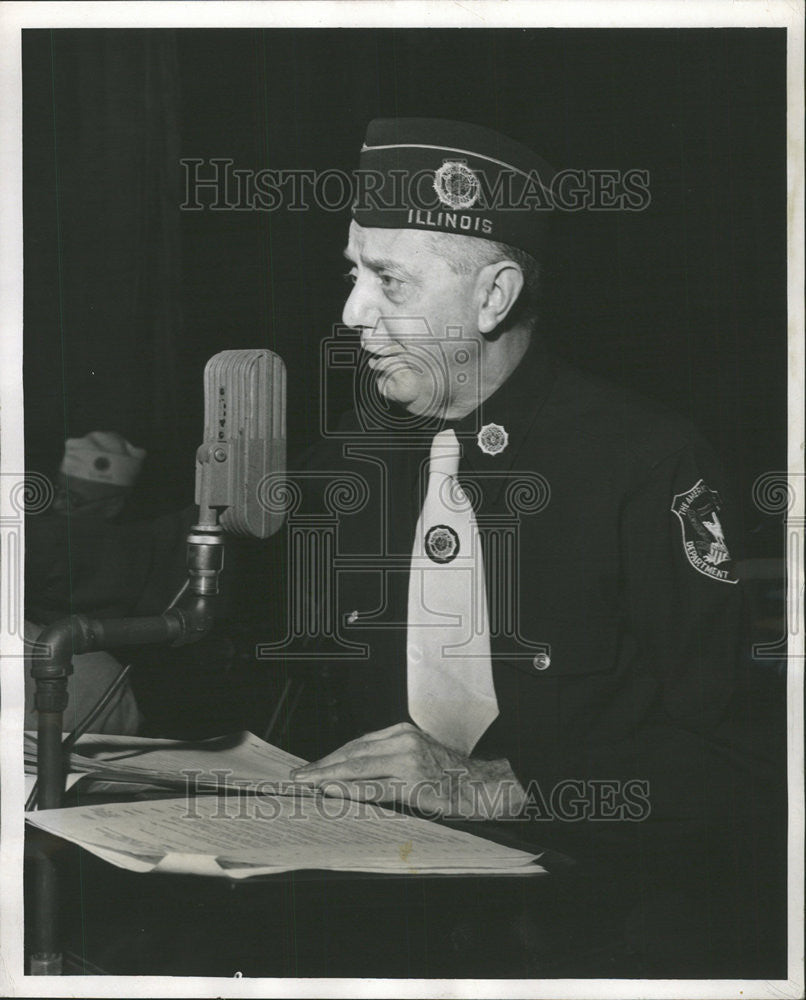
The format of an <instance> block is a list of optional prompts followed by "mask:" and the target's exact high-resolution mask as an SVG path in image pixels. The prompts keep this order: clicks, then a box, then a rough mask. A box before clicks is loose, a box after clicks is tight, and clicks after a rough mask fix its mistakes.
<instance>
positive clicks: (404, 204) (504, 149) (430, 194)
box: [352, 118, 555, 257]
mask: <svg viewBox="0 0 806 1000" xmlns="http://www.w3.org/2000/svg"><path fill="white" fill-rule="evenodd" d="M554 173H555V171H554V169H553V168H552V167H551V166H549V164H548V163H546V161H545V160H544V159H542V158H541V157H540V156H538V155H537V154H536V153H534V152H533V151H532V150H531V149H529V148H528V147H526V146H523V145H521V143H519V142H515V140H513V139H509V138H508V137H507V136H505V135H501V134H500V133H499V132H494V131H492V130H491V129H488V128H483V127H482V126H480V125H470V124H467V123H465V122H455V121H447V120H442V119H439V118H376V119H374V120H373V121H371V122H370V123H369V125H368V127H367V134H366V139H365V141H364V145H363V147H362V149H361V160H360V165H359V170H358V185H357V194H356V199H355V202H354V204H353V207H352V213H353V218H354V219H355V221H356V222H357V223H358V224H359V225H361V226H365V227H377V228H380V229H421V230H426V231H429V232H441V233H454V234H457V235H460V236H476V237H479V238H481V239H486V240H492V241H494V242H497V243H506V244H509V245H510V246H513V247H517V248H518V249H520V250H525V251H526V252H527V253H529V254H531V255H532V256H533V257H540V255H541V252H542V250H543V246H544V243H545V240H546V232H547V227H548V222H549V217H550V215H551V209H552V205H553V202H552V196H551V181H552V178H553V177H554Z"/></svg>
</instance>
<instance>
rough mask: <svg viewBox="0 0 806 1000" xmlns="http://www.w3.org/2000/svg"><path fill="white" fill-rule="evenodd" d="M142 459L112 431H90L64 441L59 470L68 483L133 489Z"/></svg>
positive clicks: (137, 450) (142, 452)
mask: <svg viewBox="0 0 806 1000" xmlns="http://www.w3.org/2000/svg"><path fill="white" fill-rule="evenodd" d="M145 457H146V451H145V449H144V448H136V447H135V446H134V445H133V444H130V443H129V442H128V441H127V440H126V438H125V437H123V435H122V434H118V433H117V432H116V431H92V432H91V433H90V434H85V435H84V437H83V438H68V439H67V441H66V442H65V446H64V457H63V459H62V464H61V468H60V469H59V471H60V472H62V473H63V474H64V475H65V476H69V477H70V478H71V479H82V480H87V481H88V482H91V483H98V484H104V485H105V486H111V487H115V488H117V489H120V488H128V487H131V486H133V485H134V483H135V480H136V479H137V477H138V476H139V474H140V469H141V468H142V465H143V461H144V460H145Z"/></svg>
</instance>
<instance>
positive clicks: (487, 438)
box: [476, 424, 509, 455]
mask: <svg viewBox="0 0 806 1000" xmlns="http://www.w3.org/2000/svg"><path fill="white" fill-rule="evenodd" d="M476 442H477V444H478V446H479V448H481V450H482V451H483V452H484V454H485V455H500V454H501V452H502V451H503V450H504V448H506V446H507V445H508V444H509V434H507V432H506V431H505V430H504V428H503V427H502V426H501V425H500V424H485V425H484V427H482V429H481V430H480V431H479V433H478V437H477V438H476Z"/></svg>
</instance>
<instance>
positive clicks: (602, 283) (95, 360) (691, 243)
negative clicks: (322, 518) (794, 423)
mask: <svg viewBox="0 0 806 1000" xmlns="http://www.w3.org/2000/svg"><path fill="white" fill-rule="evenodd" d="M785 59H786V38H785V32H784V31H783V30H780V31H777V30H747V29H740V30H723V29H720V30H671V29H667V30H662V31H655V30H602V29H599V30H567V29H562V30H557V29H551V30H500V29H496V30H479V29H473V30H467V29H465V30H446V31H442V30H347V29H342V30H313V29H294V30H279V29H271V30H262V31H261V30H146V31H140V30H114V31H112V30H59V31H25V32H23V114H24V117H23V140H24V182H25V187H24V239H25V245H24V266H25V279H24V282H25V283H24V289H25V339H24V362H23V367H24V382H25V386H24V388H25V434H26V464H27V468H28V469H31V470H36V471H39V472H44V473H46V474H49V475H52V474H53V473H54V472H55V470H56V469H57V468H58V465H59V462H60V459H61V455H62V450H63V447H64V440H65V438H66V437H69V436H70V437H72V436H80V435H83V434H86V433H88V432H89V431H91V430H117V431H119V432H121V433H122V434H124V435H125V436H126V437H127V438H128V439H129V440H130V441H131V442H132V443H134V444H136V445H139V446H142V447H145V448H146V449H147V450H148V453H149V457H148V460H147V462H146V466H145V469H144V472H143V475H142V477H141V480H140V482H139V484H138V487H137V489H136V491H135V494H134V497H133V498H132V501H131V504H130V508H129V516H134V517H139V518H143V517H146V516H148V517H154V516H156V515H164V516H165V517H169V516H170V512H171V511H177V510H179V509H181V508H183V507H186V506H187V505H189V504H191V503H192V501H193V488H194V455H195V450H196V448H197V447H198V445H199V444H200V443H201V434H202V409H203V393H202V372H203V369H204V365H205V362H206V361H207V360H208V358H209V357H211V356H212V355H213V354H215V353H216V352H218V351H220V350H224V349H228V348H249V347H269V348H271V349H273V350H275V351H277V352H278V353H279V354H280V355H281V356H282V357H283V359H284V360H285V362H286V365H287V369H288V392H289V412H288V428H289V464H290V466H291V467H292V468H293V467H294V463H295V461H296V459H297V456H298V455H299V454H300V451H301V449H302V448H303V447H305V446H306V445H307V444H308V443H310V442H311V441H312V440H313V439H314V438H315V437H316V435H317V431H318V426H319V411H318V398H319V359H320V354H319V348H320V343H321V341H322V339H323V338H325V337H327V336H328V335H329V334H330V333H331V330H332V326H333V324H334V323H337V322H339V321H340V316H341V307H342V304H343V300H344V298H345V295H346V293H347V289H346V286H345V285H344V284H343V281H342V274H343V272H344V270H345V265H344V261H343V260H342V257H341V250H342V247H343V246H344V244H345V242H346V232H347V226H348V221H349V220H348V212H347V211H343V212H335V213H333V212H325V211H318V210H312V211H307V212H290V211H287V210H285V209H280V210H279V211H276V212H273V213H269V212H261V211H212V210H209V209H206V210H204V211H200V212H189V211H182V210H180V205H181V204H182V203H183V201H184V200H185V191H184V180H185V172H184V168H183V167H182V166H181V164H180V159H182V158H190V157H192V158H197V159H202V160H205V161H207V160H210V159H212V158H228V159H231V160H233V161H234V166H235V167H236V168H240V169H251V170H255V171H257V170H260V169H263V168H266V167H270V168H273V169H286V170H291V169H307V170H318V171H320V170H326V169H332V168H337V169H340V170H344V171H347V172H350V171H352V170H354V169H355V168H356V166H357V161H358V151H359V149H360V146H361V142H362V140H363V135H364V130H365V127H366V124H367V122H368V121H369V120H370V119H371V118H373V117H375V116H396V115H398V116H406V115H413V116H429V117H445V118H458V119H463V120H467V121H471V122H478V123H480V124H483V125H487V126H489V127H492V128H495V129H498V130H500V131H502V132H504V133H506V134H508V135H510V136H512V137H513V138H515V139H519V140H521V141H522V142H525V143H526V144H528V145H531V146H532V147H533V148H534V149H535V150H537V151H538V152H539V153H541V154H542V155H543V156H544V157H545V158H546V159H548V160H549V161H550V162H552V163H553V164H554V165H555V166H556V167H557V168H576V169H582V170H587V169H621V170H628V169H633V168H638V169H644V170H648V171H649V175H650V183H649V187H650V193H651V203H650V205H649V207H648V208H647V209H646V210H644V211H641V212H594V211H581V212H577V213H573V214H571V213H561V214H560V215H558V216H557V218H556V219H555V235H554V240H553V245H552V253H551V256H550V259H549V260H548V261H547V267H548V280H547V282H546V290H547V298H546V302H545V305H544V326H545V332H546V335H547V336H548V337H549V338H550V340H551V342H552V343H553V345H554V347H555V349H556V350H557V351H558V352H559V353H560V354H562V355H563V356H564V357H566V358H567V359H568V360H570V361H572V362H574V363H576V364H579V365H581V366H583V367H585V368H587V369H589V370H591V371H593V372H595V373H597V374H600V375H604V376H606V377H610V378H612V379H614V380H616V381H618V382H620V383H622V384H624V385H626V386H629V387H632V388H633V389H636V390H638V391H640V392H643V393H644V394H646V395H649V396H652V397H655V398H656V399H659V400H660V401H662V402H665V403H666V404H667V405H669V406H670V407H672V408H674V409H675V410H677V411H679V412H681V413H682V414H684V415H686V416H688V417H690V418H691V419H693V420H694V422H695V423H696V424H697V425H698V426H699V427H700V429H701V430H702V431H703V433H704V434H705V436H706V437H707V438H708V439H709V440H710V441H711V443H712V445H713V446H714V448H715V449H716V451H717V453H718V454H720V455H721V456H722V458H723V460H724V463H725V465H726V468H727V470H728V473H729V479H731V478H732V482H733V486H734V494H735V498H736V504H737V506H738V515H739V517H738V525H739V528H740V532H741V537H740V538H737V539H732V540H731V548H732V549H733V550H734V551H737V550H738V552H739V553H742V554H744V555H745V557H747V556H749V557H761V558H769V557H780V555H781V543H782V531H781V525H780V522H779V520H778V519H776V518H774V517H772V516H770V515H763V514H761V513H760V512H759V511H758V510H757V509H756V508H755V507H754V505H753V502H752V495H751V489H752V485H753V483H754V481H755V480H756V478H757V477H758V476H759V475H760V474H762V473H764V472H767V471H770V470H779V469H784V468H785V467H786V465H785V461H786V451H785V449H786V146H785V127H786V118H785V114H786V91H785ZM204 169H205V170H208V169H209V168H207V167H206V168H204ZM205 197H206V198H207V199H208V200H209V196H205ZM203 200H204V198H203ZM342 395H343V399H342V402H343V404H344V406H345V407H346V406H347V405H348V404H349V401H350V400H349V398H348V394H347V392H346V391H344V390H342ZM592 502H595V495H593V496H592ZM34 520H37V519H34V518H32V519H31V521H32V522H33V521H34ZM46 526H47V521H45V520H42V521H40V520H37V525H36V526H33V525H31V526H29V528H28V529H27V530H28V541H29V547H30V543H32V541H33V539H34V536H35V532H36V531H39V532H40V535H41V537H42V538H44V541H43V542H42V544H41V545H40V550H41V551H42V552H44V554H45V558H44V563H45V568H46V569H47V563H48V561H49V559H50V556H49V553H50V551H51V547H53V549H54V552H55V550H56V549H58V554H54V559H56V558H64V559H65V560H66V561H67V563H69V565H67V566H66V568H65V571H64V574H63V576H64V579H65V580H66V581H67V585H68V586H69V587H70V588H72V589H71V590H70V591H69V595H68V597H66V598H65V600H66V602H67V603H66V605H65V607H64V611H63V613H65V614H66V613H69V612H70V611H85V612H86V611H89V610H91V609H89V608H85V607H77V606H76V605H75V593H76V591H75V556H76V545H77V543H76V535H75V531H74V530H73V533H72V535H71V534H70V533H69V532H68V530H67V528H66V526H60V525H59V524H56V525H55V527H54V525H53V524H52V523H51V524H50V526H49V528H48V530H49V531H50V532H51V534H47V532H46V531H45V527H46ZM180 527H181V526H180ZM160 530H162V528H161V529H160ZM181 530H184V529H181ZM181 530H180V533H179V535H178V537H179V545H178V550H177V551H178V553H179V563H178V573H179V575H180V576H181V575H182V574H183V572H184V571H183V568H182V562H183V556H182V548H183V546H182V544H181V542H182V539H183V538H184V534H181ZM54 532H55V533H54ZM121 537H123V538H124V541H125V540H126V539H127V538H129V536H128V535H125V536H124V535H121ZM51 538H54V539H55V541H53V542H51V541H50V539H51ZM105 538H106V536H105ZM101 543H102V540H101V539H100V536H99V539H98V545H99V546H100V545H101ZM103 544H104V545H107V544H111V543H108V542H107V541H103ZM121 544H122V543H121ZM127 544H128V543H127ZM160 545H161V543H160V544H159V545H157V547H156V549H157V550H159V549H160ZM163 548H164V546H163ZM266 549H267V546H266V545H265V543H264V544H258V543H246V544H245V545H243V546H242V547H241V550H240V553H239V554H237V558H236V559H235V561H234V562H230V564H229V565H230V567H233V566H235V567H237V569H233V568H231V569H230V574H229V578H230V579H231V580H232V581H233V582H232V584H231V586H233V588H234V594H233V597H234V606H235V609H236V612H237V613H236V615H235V617H236V618H237V617H238V616H240V619H241V621H246V620H250V621H254V622H256V623H258V624H257V625H256V628H257V629H258V631H257V633H256V634H257V635H258V637H259V638H271V637H276V636H277V635H278V632H281V630H282V628H283V624H282V609H283V608H284V606H285V581H284V579H283V574H282V566H281V565H280V564H279V562H278V560H277V558H275V557H276V556H277V552H278V549H277V547H276V546H275V548H274V549H273V550H271V551H269V552H268V553H267V551H266ZM108 551H110V550H107V549H105V550H104V552H105V553H107V554H106V555H105V556H104V558H105V559H106V561H107V563H108V561H109V556H108ZM168 555H169V554H167V553H166V552H161V551H155V554H154V555H153V556H152V557H149V558H151V563H152V566H157V565H159V564H160V558H162V559H163V560H165V559H167V558H168ZM127 558H128V557H127ZM127 558H122V559H121V560H120V561H121V564H123V563H126V562H127ZM228 559H230V556H229V554H228ZM146 561H147V560H146ZM29 570H30V566H29V567H28V568H27V569H26V574H27V575H26V580H28V579H29V578H30V579H33V573H29ZM127 572H129V578H125V579H123V580H122V581H121V583H120V587H121V594H122V597H123V598H129V597H131V596H132V595H133V594H134V593H135V591H136V590H137V587H138V586H139V583H138V582H137V581H134V580H132V579H131V578H130V577H131V571H127V570H126V567H125V566H123V565H121V568H120V573H121V574H122V575H123V576H124V577H125V574H126V573H127ZM153 575H154V574H153V573H152V576H153ZM764 586H765V587H766V588H767V589H766V591H765V595H766V596H765V597H764V600H765V601H768V602H769V600H770V598H771V595H772V598H771V599H772V600H773V603H774V602H775V601H777V604H775V603H774V607H772V611H771V610H770V605H769V604H767V605H764V606H763V607H762V608H761V610H760V611H759V610H758V609H757V610H756V612H755V617H756V618H758V619H760V620H763V621H767V623H768V624H767V628H768V629H769V635H768V636H767V638H770V639H774V638H777V636H778V635H779V634H780V625H779V620H778V619H779V618H780V613H781V611H782V608H783V603H782V602H783V584H782V583H781V582H780V581H776V580H771V581H770V582H769V583H768V584H765V585H764ZM166 587H168V584H167V583H165V581H162V591H164V590H165V588H166ZM158 591H159V592H160V596H159V599H160V600H164V595H163V594H162V591H160V588H157V590H154V591H152V592H151V594H150V596H151V598H152V599H153V602H154V603H155V604H156V602H157V597H156V596H154V595H155V594H157V592H158ZM171 592H172V591H171ZM138 600H139V598H138ZM68 604H69V606H67V605H68ZM147 605H148V600H145V601H143V600H140V601H139V603H138V604H137V606H136V607H137V610H136V611H133V610H130V611H129V613H145V610H146V607H147ZM134 607H135V605H134V604H133V603H132V608H134ZM162 607H163V605H160V606H159V607H156V606H155V607H153V608H148V611H149V613H157V612H158V611H160V610H162ZM92 610H96V609H92ZM236 631H237V630H236ZM229 635H230V637H231V636H232V632H230V633H229ZM254 637H255V633H253V632H249V631H248V630H247V634H246V635H244V634H242V633H238V634H236V635H235V647H236V648H237V647H238V646H239V644H240V646H241V647H243V648H247V649H248V648H254ZM227 641H228V640H227V633H225V635H224V638H223V639H221V640H220V641H219V644H218V645H216V644H215V643H213V645H212V647H211V648H208V649H207V653H206V655H207V662H208V666H209V669H208V670H204V669H202V666H200V662H203V661H204V656H203V655H202V654H203V653H204V650H201V649H200V648H199V647H190V649H191V650H192V652H190V653H188V654H187V658H186V661H182V663H178V662H177V660H176V657H177V656H179V654H175V659H174V665H175V669H174V670H173V671H172V672H169V673H166V671H165V670H164V663H163V661H164V654H162V653H160V654H159V655H158V654H157V653H156V652H155V653H154V655H153V656H145V655H144V654H143V653H142V651H141V653H140V654H138V657H137V658H136V663H135V665H136V671H135V687H136V690H137V695H138V700H139V701H140V705H141V708H142V709H143V710H144V712H145V714H146V717H147V723H148V725H147V727H146V732H147V733H148V734H157V733H162V734H165V735H177V736H181V735H194V734H202V733H207V732H216V731H226V730H227V729H234V728H240V727H248V728H253V729H254V731H255V732H263V731H264V728H263V726H264V724H265V718H262V719H255V718H252V717H251V716H249V717H244V711H245V710H244V705H247V706H249V705H251V706H262V708H261V711H262V712H263V713H264V714H265V713H267V712H268V709H267V708H266V706H267V705H271V704H273V701H274V698H275V694H276V692H275V686H276V684H277V683H285V673H284V672H281V673H278V672H277V670H276V669H273V670H269V671H265V670H263V671H255V670H254V669H253V668H254V662H251V663H249V664H247V666H248V667H249V668H250V669H251V672H249V669H247V666H245V667H244V671H243V675H242V676H241V679H240V680H238V679H237V677H236V676H235V674H233V673H232V669H231V670H230V673H229V674H227V675H221V673H220V670H219V669H218V667H219V664H220V663H221V662H225V663H229V664H230V668H232V664H233V662H236V663H237V656H235V659H234V660H233V652H232V644H230V645H227ZM222 643H223V646H222ZM250 644H251V646H250ZM247 658H248V657H247ZM256 684H257V689H256V687H255V685H256ZM261 685H263V686H261ZM191 689H192V691H191ZM254 711H257V709H254ZM246 714H247V715H249V712H248V711H247V713H246ZM182 720H184V721H182Z"/></svg>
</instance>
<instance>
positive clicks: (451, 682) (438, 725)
mask: <svg viewBox="0 0 806 1000" xmlns="http://www.w3.org/2000/svg"><path fill="white" fill-rule="evenodd" d="M459 455H460V446H459V442H458V441H457V439H456V435H455V434H454V432H453V431H452V430H445V431H440V433H439V434H437V435H436V436H435V437H434V440H433V442H432V444H431V458H430V463H429V470H428V491H427V493H426V497H425V502H424V503H423V509H422V511H421V513H420V518H419V520H418V522H417V529H416V532H415V536H414V549H413V551H412V557H411V570H410V574H409V608H408V634H407V644H406V645H407V662H408V703H409V714H410V715H411V717H412V719H413V720H414V721H415V722H416V723H417V725H418V726H419V727H420V728H421V729H424V730H425V731H426V732H428V733H430V734H431V735H432V736H433V737H434V738H435V739H437V740H439V741H440V742H441V743H444V744H445V745H446V746H449V747H451V748H453V749H454V750H458V751H459V752H461V753H464V754H470V752H471V751H472V750H473V747H474V746H475V745H476V743H477V742H478V741H479V739H480V738H481V736H482V734H483V733H484V731H485V730H486V729H487V727H488V726H489V725H490V723H491V722H492V721H493V720H494V719H495V718H496V716H497V715H498V702H497V700H496V697H495V688H494V687H493V675H492V662H491V659H490V625H489V618H488V612H487V588H486V584H485V580H484V562H483V557H482V551H481V541H480V539H479V532H478V526H477V524H476V518H475V515H474V513H473V507H472V505H471V503H470V501H469V500H468V498H467V497H466V496H465V494H464V492H463V491H462V489H461V487H460V486H459V482H458V481H457V479H456V473H457V471H458V469H459Z"/></svg>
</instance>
